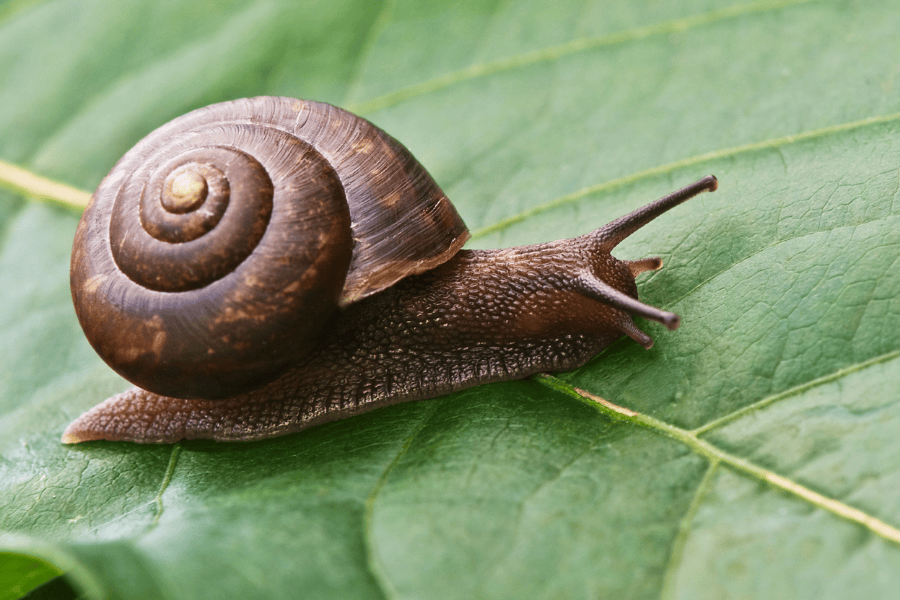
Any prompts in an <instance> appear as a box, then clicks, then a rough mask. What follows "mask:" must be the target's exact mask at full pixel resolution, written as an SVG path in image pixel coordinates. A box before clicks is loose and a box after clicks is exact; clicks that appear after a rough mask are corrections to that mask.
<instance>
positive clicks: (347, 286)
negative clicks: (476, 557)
mask: <svg viewBox="0 0 900 600" xmlns="http://www.w3.org/2000/svg"><path fill="white" fill-rule="evenodd" d="M716 186H717V182H716V178H715V177H713V176H707V177H704V178H703V179H701V180H700V181H698V182H696V183H694V184H692V185H689V186H687V187H685V188H684V189H681V190H679V191H677V192H675V193H673V194H671V195H670V196H667V197H665V198H662V199H660V200H658V201H656V202H653V203H651V204H649V205H647V206H645V207H643V208H640V209H638V210H636V211H634V212H632V213H631V214H629V215H626V216H624V217H621V218H619V219H616V220H615V221H613V222H612V223H610V224H608V225H606V226H604V227H601V228H599V229H597V230H596V231H593V232H591V233H588V234H586V235H582V236H580V237H576V238H572V239H566V240H559V241H555V242H549V243H543V244H535V245H532V246H522V247H517V248H507V249H503V250H462V249H461V247H462V245H463V244H464V243H465V242H466V240H467V239H468V237H469V234H468V231H467V230H466V226H465V224H464V223H463V222H462V219H460V217H459V215H458V214H457V212H456V210H455V209H454V207H453V205H452V204H451V203H450V201H449V200H448V199H447V197H446V196H445V195H444V193H443V192H442V191H441V189H440V188H439V187H438V186H437V184H436V183H435V182H434V180H433V179H432V178H431V176H430V175H429V174H428V172H427V171H425V169H424V168H423V167H422V166H421V165H420V164H419V163H418V162H417V161H416V160H415V159H414V158H413V156H412V155H411V154H410V153H409V151H408V150H406V148H404V147H403V146H402V145H401V144H400V143H399V142H397V141H396V140H394V139H393V138H391V137H390V136H388V135H387V134H386V133H384V132H383V131H381V130H380V129H378V128H377V127H375V126H374V125H372V124H371V123H369V122H368V121H366V120H365V119H362V118H361V117H357V116H355V115H352V114H350V113H348V112H346V111H343V110H341V109H339V108H336V107H333V106H330V105H328V104H322V103H318V102H308V101H301V100H295V99H292V98H277V97H260V98H251V99H242V100H236V101H233V102H225V103H222V104H215V105H212V106H208V107H206V108H201V109H199V110H196V111H193V112H191V113H188V114H187V115H184V116H182V117H179V118H177V119H175V120H174V121H172V122H170V123H168V124H166V125H163V126H162V127H160V128H159V129H157V130H156V131H154V132H153V133H151V134H150V135H148V136H147V137H146V138H144V139H143V140H142V141H140V142H139V143H138V144H137V145H136V146H135V147H134V148H133V149H131V150H130V151H129V152H128V153H127V154H125V156H124V157H123V158H122V159H121V160H120V161H119V162H118V163H117V164H116V166H115V167H114V168H113V170H112V171H111V172H110V173H109V175H107V176H106V178H104V180H103V181H102V182H101V183H100V186H99V188H98V189H97V191H96V192H95V193H94V195H93V198H92V200H91V202H90V204H89V206H88V208H87V209H86V210H85V212H84V215H83V216H82V219H81V222H80V224H79V226H78V230H77V233H76V235H75V243H74V248H73V251H72V266H71V285H72V298H73V301H74V304H75V310H76V313H77V315H78V320H79V321H80V323H81V326H82V328H83V329H84V332H85V334H86V336H87V338H88V340H89V341H90V343H91V345H92V346H93V347H94V349H95V350H96V351H97V352H98V354H99V355H100V356H101V357H102V358H103V360H105V361H106V362H107V363H108V364H109V365H110V366H111V367H112V368H113V369H114V370H116V371H117V372H118V373H119V374H120V375H122V376H123V377H125V378H126V379H128V380H129V381H131V382H132V383H134V384H135V385H136V386H138V387H135V388H132V389H130V390H128V391H126V392H123V393H121V394H118V395H116V396H113V397H112V398H110V399H108V400H106V401H105V402H103V403H101V404H99V405H98V406H96V407H94V408H93V409H91V410H90V411H88V412H86V413H85V414H83V415H82V416H81V417H79V418H78V419H77V420H75V422H73V423H72V424H71V425H69V427H68V428H67V429H66V431H65V433H64V434H63V438H62V441H63V442H65V443H77V442H83V441H87V440H97V439H106V440H129V441H134V442H145V443H150V442H175V441H178V440H181V439H193V438H211V439H216V440H228V441H237V440H256V439H261V438H267V437H273V436H278V435H284V434H287V433H291V432H295V431H299V430H301V429H304V428H306V427H309V426H311V425H315V424H318V423H322V422H325V421H331V420H334V419H339V418H343V417H347V416H350V415H356V414H359V413H362V412H365V411H368V410H371V409H373V408H377V407H380V406H384V405H387V404H393V403H397V402H406V401H410V400H420V399H424V398H431V397H434V396H438V395H441V394H445V393H449V392H453V391H456V390H460V389H463V388H467V387H471V386H474V385H478V384H481V383H486V382H493V381H500V380H506V379H519V378H523V377H527V376H529V375H532V374H534V373H538V372H542V371H565V370H570V369H574V368H576V367H579V366H581V365H583V364H584V363H585V362H587V361H588V360H589V359H590V358H591V357H593V356H594V355H596V354H597V353H598V352H599V351H600V350H602V349H603V348H605V347H607V346H608V345H610V344H611V343H613V342H614V341H615V340H617V339H619V338H620V337H622V335H623V334H624V335H627V336H628V337H630V338H632V339H633V340H635V341H636V342H638V343H639V344H641V345H642V346H644V347H645V348H650V347H651V346H652V345H653V341H652V340H651V339H650V337H649V336H647V335H646V334H645V333H643V332H642V331H640V330H639V329H638V328H637V326H635V324H634V322H633V321H632V317H631V316H632V315H638V316H641V317H644V318H647V319H652V320H655V321H659V322H660V323H663V324H664V325H665V326H666V327H668V328H669V329H675V328H676V327H678V325H679V318H678V316H677V315H674V314H672V313H669V312H664V311H662V310H659V309H657V308H654V307H651V306H648V305H646V304H643V303H641V302H639V301H638V300H637V287H636V286H635V276H637V275H638V274H640V273H642V272H645V271H650V270H655V269H659V268H660V267H661V266H662V261H661V260H660V259H659V258H645V259H642V260H636V261H620V260H618V259H616V258H614V257H612V256H611V255H610V251H611V250H612V249H613V248H614V247H615V246H616V245H617V244H618V243H619V242H621V241H622V240H623V239H625V238H626V237H627V236H629V235H631V234H632V233H633V232H635V231H636V230H637V229H638V228H640V227H642V226H643V225H645V224H646V223H648V222H649V221H651V220H653V219H655V218H656V217H657V216H659V215H660V214H662V213H663V212H665V211H667V210H669V209H670V208H672V207H674V206H676V205H678V204H680V203H681V202H684V201H685V200H687V199H688V198H691V197H693V196H695V195H696V194H698V193H700V192H703V191H713V190H715V189H716Z"/></svg>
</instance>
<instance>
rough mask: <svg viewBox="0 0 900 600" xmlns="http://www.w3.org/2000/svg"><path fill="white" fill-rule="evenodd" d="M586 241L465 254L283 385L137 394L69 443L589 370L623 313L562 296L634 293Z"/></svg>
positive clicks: (207, 430) (357, 314) (291, 417)
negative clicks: (601, 286)
mask: <svg viewBox="0 0 900 600" xmlns="http://www.w3.org/2000/svg"><path fill="white" fill-rule="evenodd" d="M593 254H594V255H593V256H592V251H591V249H590V247H589V245H588V243H587V241H586V239H585V238H576V239H575V240H564V241H559V242H552V243H549V244H540V245H535V246H526V247H522V248H510V249H506V250H499V251H465V250H463V251H461V252H459V253H458V254H457V255H456V256H455V257H454V258H453V259H451V260H450V261H449V262H447V263H445V264H444V265H442V266H440V267H438V268H436V269H434V270H432V271H429V272H427V273H425V274H422V275H417V276H413V277H409V278H407V279H405V280H403V281H401V282H399V283H398V284H396V285H395V286H393V287H392V288H389V289H388V290H385V291H383V292H381V293H379V294H376V295H374V296H372V297H370V298H367V299H365V300H363V301H361V302H359V303H357V304H354V305H352V306H350V307H349V308H348V309H346V310H345V311H344V312H343V313H340V314H339V315H337V316H336V317H335V318H334V319H333V320H332V322H331V323H330V324H329V326H328V327H326V328H325V331H327V332H328V333H327V334H326V335H325V337H324V338H323V339H322V340H321V341H320V342H319V344H318V346H317V348H316V350H315V352H313V353H311V354H309V355H307V357H306V358H305V359H303V360H302V361H301V362H300V364H298V365H297V366H296V367H294V368H292V369H290V370H289V371H288V372H286V373H285V374H284V375H283V376H282V377H280V378H279V379H277V380H276V381H274V382H272V383H270V384H268V385H266V386H264V387H262V388H260V389H258V390H255V391H253V392H250V393H247V394H243V395H241V396H238V397H235V398H232V399H229V400H221V401H203V400H180V399H174V398H167V397H163V396H157V395H155V394H152V393H150V392H146V391H144V390H141V389H140V388H134V389H132V390H129V391H127V392H124V393H123V394H119V395H118V396H114V397H113V398H111V399H110V400H107V401H106V402H105V403H103V404H101V405H99V406H97V407H96V408H95V409H93V410H92V411H90V412H88V413H86V414H85V415H84V416H82V417H81V418H80V419H79V420H78V421H76V422H75V423H73V425H72V426H70V427H69V429H68V430H67V431H66V436H65V437H64V441H68V442H75V441H85V440H89V439H110V440H131V441H138V442H174V441H177V440H179V439H183V438H187V439H191V438H213V439H217V440H251V439H259V438H264V437H272V436H275V435H282V434H285V433H290V432H293V431H298V430H301V429H304V428H306V427H309V426H311V425H315V424H317V423H322V422H325V421H330V420H334V419H338V418H342V417H346V416H350V415H355V414H359V413H362V412H366V411H368V410H372V409H374V408H377V407H380V406H384V405H386V404H393V403H398V402H406V401H410V400H418V399H422V398H429V397H433V396H437V395H440V394H443V393H448V392H452V391H455V390H459V389H463V388H467V387H471V386H474V385H478V384H481V383H486V382H491V381H500V380H504V379H515V378H521V377H526V376H528V375H531V374H533V373H538V372H541V371H560V370H567V369H571V368H574V367H577V366H580V365H582V364H584V363H585V362H586V361H587V360H589V359H590V358H591V357H592V356H594V355H595V354H596V353H597V352H599V351H600V350H601V349H603V348H605V347H606V346H608V345H609V344H611V343H612V342H613V341H615V340H616V339H618V338H620V337H622V328H621V326H620V323H624V322H626V321H627V322H628V323H631V317H630V316H629V315H627V314H626V313H624V312H622V311H620V310H618V309H615V308H611V307H610V306H607V305H605V304H602V303H600V302H597V301H595V300H592V299H589V298H586V297H585V296H583V295H581V294H580V293H578V292H576V291H569V290H567V289H565V288H566V287H568V286H569V282H570V281H571V279H572V276H573V275H574V274H577V273H579V272H580V271H581V270H582V269H584V268H585V267H584V265H592V269H593V272H594V274H595V275H597V276H599V277H601V278H602V279H603V280H605V281H606V282H607V283H611V284H613V285H614V286H615V287H617V288H618V289H620V290H622V291H624V292H625V293H627V294H629V295H631V296H636V295H637V290H636V287H635V285H634V278H633V276H632V274H631V271H630V269H629V266H628V264H626V263H623V262H620V261H618V260H616V259H615V258H613V257H612V256H610V255H609V254H603V253H593Z"/></svg>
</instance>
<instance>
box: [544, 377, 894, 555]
mask: <svg viewBox="0 0 900 600" xmlns="http://www.w3.org/2000/svg"><path fill="white" fill-rule="evenodd" d="M535 380H537V381H539V382H541V383H543V384H544V385H546V386H548V387H550V388H551V389H554V390H556V391H559V392H562V393H564V394H566V395H568V396H569V397H572V398H575V399H577V400H579V401H580V402H584V403H586V404H589V405H591V406H594V407H595V408H598V409H599V410H601V411H602V412H604V413H606V414H608V415H610V416H612V417H614V418H616V419H619V420H621V421H626V422H629V423H632V424H634V425H638V426H641V427H645V428H648V429H652V430H655V431H658V432H659V433H662V434H663V435H666V436H668V437H670V438H672V439H674V440H677V441H680V442H681V443H683V444H685V445H687V446H688V447H689V448H691V449H692V450H693V451H694V452H696V453H697V454H700V455H702V456H705V457H707V458H708V459H709V460H710V461H719V462H721V463H723V464H725V465H728V466H729V467H731V468H732V469H734V470H735V471H737V472H740V473H743V474H744V475H748V476H750V477H753V478H754V479H758V480H760V481H764V482H766V483H768V484H770V485H772V486H773V487H776V488H778V489H780V490H782V491H784V492H787V493H788V494H791V495H793V496H796V497H798V498H800V499H802V500H805V501H806V502H808V503H810V504H812V505H813V506H817V507H819V508H821V509H823V510H826V511H828V512H830V513H831V514H833V515H835V516H837V517H840V518H842V519H845V520H847V521H851V522H853V523H856V524H858V525H861V526H863V527H865V528H866V529H868V530H869V531H871V532H872V533H874V534H876V535H878V536H880V537H882V538H884V539H886V540H888V541H890V542H893V543H895V544H898V545H900V529H897V528H896V527H894V526H892V525H890V524H888V523H886V522H884V521H882V520H881V519H878V518H876V517H875V516H873V515H870V514H868V513H866V512H864V511H862V510H860V509H858V508H855V507H853V506H850V505H849V504H846V503H844V502H841V501H839V500H836V499H834V498H829V497H828V496H825V495H824V494H820V493H818V492H816V491H814V490H812V489H810V488H808V487H806V486H804V485H801V484H799V483H797V482H796V481H793V480H791V479H788V478H787V477H784V476H782V475H779V474H778V473H775V472H774V471H771V470H769V469H765V468H763V467H761V466H759V465H757V464H756V463H753V462H752V461H749V460H747V459H744V458H741V457H740V456H737V455H736V454H732V453H731V452H728V451H726V450H723V449H722V448H719V447H718V446H716V445H715V444H712V443H710V442H708V441H706V440H702V439H700V438H699V437H697V435H696V434H694V433H693V432H692V431H689V430H687V429H682V428H681V427H678V426H676V425H672V424H671V423H667V422H665V421H662V420H660V419H656V418H655V417H651V416H650V415H647V414H644V413H640V412H637V411H634V410H631V409H628V408H625V407H622V406H618V405H616V404H613V403H612V402H610V401H609V400H605V399H604V398H601V397H599V396H596V395H594V394H592V393H590V392H588V391H586V390H582V389H579V388H577V387H575V386H572V385H569V384H568V383H566V382H564V381H562V380H561V379H557V378H556V377H553V376H552V375H538V376H535Z"/></svg>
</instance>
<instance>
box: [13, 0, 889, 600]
mask: <svg viewBox="0 0 900 600" xmlns="http://www.w3.org/2000/svg"><path fill="white" fill-rule="evenodd" d="M898 29H900V13H897V11H896V10H895V7H894V6H893V4H892V3H891V2H888V0H881V1H873V2H865V3H860V2H853V1H844V2H842V1H826V0H819V1H815V0H794V1H791V0H782V1H747V2H734V1H732V2H728V1H726V0H690V1H687V2H681V3H665V2H653V1H651V0H642V1H640V0H622V1H618V2H594V3H587V4H585V3H571V2H558V1H554V2H550V1H548V0H526V1H525V2H517V3H502V2H490V1H482V0H479V1H475V0H471V1H468V2H463V3H456V4H453V5H452V6H451V5H446V6H442V5H435V4H428V3H416V2H399V1H398V2H394V3H390V4H384V3H380V4H373V3H369V4H366V3H363V2H358V1H354V0H342V1H340V2H324V1H323V2H307V3H304V5H303V6H300V5H299V4H298V3H277V2H269V1H262V0H260V1H256V2H238V1H230V2H229V1H225V0H218V1H215V2H206V3H202V4H198V3H184V2H175V1H174V0H173V1H171V2H166V1H163V2H147V1H139V0H130V1H125V2H120V3H117V4H116V7H115V8H114V9H110V6H109V4H108V3H105V2H101V1H100V0H93V1H90V0H89V1H81V2H76V1H74V0H70V1H63V0H56V1H35V2H19V3H8V4H7V5H5V6H4V7H3V8H0V78H2V80H3V81H4V82H6V83H7V85H5V86H4V87H3V89H2V90H0V105H2V106H3V107H4V110H3V111H0V160H3V161H7V162H10V163H14V164H17V165H19V166H22V167H24V168H25V169H27V170H28V171H29V172H31V173H34V174H36V175H39V176H43V177H48V178H51V179H54V180H57V181H60V182H62V183H65V184H68V185H71V186H75V187H79V188H82V189H85V190H91V189H94V188H95V187H96V186H97V184H98V183H99V181H100V179H101V178H102V177H103V175H104V174H105V173H107V172H108V171H109V169H110V168H111V167H112V165H113V164H114V163H115V161H116V160H117V159H118V158H119V157H120V156H121V155H122V154H123V153H124V152H125V151H126V150H127V149H128V148H129V147H131V146H132V145H133V144H134V143H135V142H136V141H137V140H138V139H140V138H141V137H142V136H143V135H145V134H147V133H148V132H149V131H151V130H152V129H154V128H155V127H157V126H159V125H161V124H162V123H164V122H166V121H168V120H170V119H172V118H174V117H176V116H178V115H180V114H183V113H185V112H187V111H189V110H191V109H193V108H196V107H198V106H202V105H205V104H209V103H212V102H218V101H223V100H227V99H231V98H236V97H242V96H254V95H287V96H295V97H302V98H313V99H318V100H324V101H328V102H332V103H335V104H339V105H341V106H344V107H346V108H349V109H351V110H355V111H357V112H360V113H361V114H363V115H364V116H365V117H367V118H369V119H370V120H372V121H373V122H375V123H376V124H377V125H379V126H381V127H382V128H384V129H385V130H386V131H388V132H390V133H391V134H392V135H393V136H395V137H396V138H397V139H399V140H401V141H402V142H403V143H404V144H406V145H407V146H408V147H409V148H410V149H411V150H412V151H413V153H414V154H415V155H416V156H417V157H418V158H419V159H420V160H421V161H422V162H423V164H425V165H426V166H427V167H428V169H429V170H430V171H431V173H432V174H433V175H434V176H435V178H436V179H437V181H438V182H439V183H440V184H441V186H442V187H443V188H444V189H445V191H446V192H447V193H448V195H449V196H450V197H451V198H453V199H454V202H455V204H456V205H457V207H458V208H459V210H460V212H461V214H462V215H463V217H464V218H465V219H466V221H467V223H469V225H470V227H471V228H472V230H473V232H474V233H475V235H474V239H473V242H472V244H471V245H472V246H474V247H500V246H508V245H514V244H523V243H533V242H539V241H545V240H550V239H558V238H561V237H565V236H571V235H576V234H580V233H584V232H586V231H588V230H590V229H592V228H594V227H597V226H599V225H602V224H604V223H606V222H608V221H610V220H612V219H613V218H615V217H618V216H620V215H622V214H624V213H626V212H628V211H629V210H632V209H634V208H636V207H638V206H640V205H642V204H644V203H646V202H648V201H650V200H652V199H655V198H657V197H659V196H661V195H663V194H666V193H668V192H669V191H671V190H672V189H674V188H676V187H679V186H682V185H684V184H686V183H689V182H691V181H693V180H695V179H698V178H699V177H701V176H703V175H706V174H708V173H714V174H715V175H717V176H718V178H719V180H720V190H719V191H718V192H716V193H715V194H704V195H702V196H700V197H698V198H696V199H693V200H691V201H690V202H689V203H687V204H685V205H684V206H681V207H679V208H677V209H676V210H674V211H673V212H671V213H669V214H667V215H665V216H664V217H661V218H660V219H659V220H657V221H656V222H654V223H653V224H651V225H649V226H648V227H646V228H645V229H643V230H641V231H639V232H638V233H637V234H635V235H634V236H632V237H631V238H629V239H628V240H626V241H625V242H624V243H623V244H621V245H620V247H619V248H617V249H616V255H617V256H618V257H620V258H631V259H634V258H641V257H644V256H651V255H659V256H662V257H663V259H664V262H665V267H664V268H663V269H662V270H661V271H659V272H656V273H653V274H652V275H645V276H643V277H642V278H641V279H640V280H639V290H640V294H641V297H642V299H643V300H645V301H647V302H649V303H651V304H654V305H657V306H661V307H663V308H665V309H667V310H673V311H675V312H677V313H678V314H680V315H681V317H682V321H683V325H682V327H681V329H680V330H679V331H677V332H668V331H666V330H665V329H664V328H663V327H661V326H657V325H656V324H652V323H646V322H642V323H640V324H639V325H640V326H641V327H642V328H643V329H645V330H646V331H647V332H648V333H649V334H650V335H651V336H652V337H654V339H655V340H656V345H655V346H654V348H653V349H651V350H650V351H644V350H643V349H642V348H640V347H639V346H637V345H636V344H634V343H633V342H631V341H630V340H622V341H620V342H617V343H616V344H614V345H613V346H612V347H610V348H609V349H607V350H606V351H604V352H603V353H602V354H601V355H600V356H598V357H596V358H595V359H594V360H592V361H591V362H590V363H589V364H587V365H586V366H585V367H583V368H581V369H579V370H578V371H576V372H572V373H565V374H560V375H559V376H558V377H555V378H549V379H547V378H535V379H532V380H527V381H519V382H506V383H499V384H494V385H488V386H482V387H479V388H476V389H472V390H468V391H465V392H461V393H457V394H454V395H451V396H445V397H441V398H435V399H433V400H427V401H422V402H417V403H411V404H405V405H399V406H394V407H389V408H385V409H380V410H378V411H375V412H372V413H369V414H367V415H363V416H360V417H356V418H352V419H347V420H343V421H339V422H334V423H329V424H326V425H323V426H320V427H316V428H314V429H311V430H308V431H306V432H302V433H300V434H297V435H292V436H287V437H284V438H279V439H275V440H267V441H262V442H255V443H250V444H216V443H211V442H190V443H181V444H176V445H173V446H149V447H148V446H137V445H132V444H114V443H90V444H83V445H78V446H74V447H71V446H63V445H61V444H60V442H59V437H60V434H61V432H62V430H63V429H64V428H65V426H66V424H67V423H69V422H70V421H71V420H72V419H73V418H75V417H76V416H78V415H79V414H80V413H81V412H83V411H84V410H86V409H88V408H89V407H91V406H93V405H94V404H96V403H97V402H99V401H100V400H102V399H103V398H105V397H107V396H108V395H110V394H112V393H115V392H117V391H120V390H121V389H123V388H124V387H125V385H126V384H125V383H124V382H123V381H122V380H121V379H119V378H118V377H117V376H115V375H114V374H113V373H112V372H111V371H110V370H109V369H108V368H107V367H106V366H105V365H104V364H103V363H102V362H101V361H100V359H99V358H97V357H96V356H95V355H94V353H93V351H92V350H91V348H90V347H89V345H88V344H87V342H86V341H85V340H84V338H83V336H82V334H81V332H80V329H79V328H78V325H77V321H76V319H75V316H74V312H73V310H72V308H71V304H70V298H69V291H68V259H69V252H70V248H71V240H72V236H73V234H74V230H75V226H76V224H77V219H78V214H77V211H74V210H71V209H66V208H64V207H61V206H56V205H48V204H46V203H39V202H36V201H34V200H29V199H27V198H25V197H24V196H22V195H19V193H17V192H12V191H2V190H0V290H2V291H0V344H2V345H3V347H5V348H6V349H7V351H6V352H4V353H2V354H0V549H2V550H5V551H7V552H9V553H10V554H0V565H7V566H9V565H18V566H16V568H21V564H22V563H21V562H16V561H17V560H18V559H15V558H14V556H15V555H13V554H11V553H12V552H19V553H24V554H30V555H33V556H39V557H42V558H44V559H46V560H48V561H49V562H51V563H52V564H54V565H55V566H56V567H59V568H60V569H62V570H63V571H64V572H65V573H66V576H67V577H68V578H69V579H70V580H71V581H72V582H74V584H75V585H76V587H77V588H79V589H80V590H82V591H84V592H85V593H86V594H87V595H88V596H89V597H93V598H102V597H112V598H196V597H242V598H273V597H276V598H277V597H285V598H287V597H296V596H297V594H298V593H302V595H303V596H304V597H311V598H348V597H353V598H423V597H436V598H438V597H439V598H513V597H516V598H573V599H575V598H597V597H610V598H692V599H693V598H779V597H790V598H800V599H803V598H811V599H816V600H822V599H828V598H835V599H838V598H847V597H866V598H891V597H894V596H895V594H896V592H895V590H896V589H897V588H898V586H900V575H898V573H900V531H898V528H900V442H898V438H897V436H896V434H895V432H896V431H898V429H900V408H898V406H900V392H898V391H897V390H898V389H900V385H898V384H900V381H898V377H900V375H898V374H900V368H898V367H900V345H898V340H900V318H898V317H900V278H898V277H897V276H896V274H895V273H896V269H897V268H898V267H900V195H898V187H900V168H898V165H900V94H898V88H897V86H898V83H897V82H898V67H897V60H896V57H897V56H900V37H898V36H897V35H896V32H897V31H898ZM6 184H7V186H9V185H11V184H9V182H6ZM17 189H18V188H17ZM610 403H614V404H610ZM10 568H12V567H10ZM29 568H30V567H29ZM38 571H40V569H38ZM29 573H31V571H29V572H28V573H23V574H22V575H21V576H20V577H19V580H18V581H17V582H14V583H11V584H9V583H7V584H5V585H8V586H10V588H9V590H0V597H4V596H2V594H3V593H6V594H7V596H6V597H15V596H14V595H12V593H13V592H12V590H14V589H17V588H15V586H17V585H19V586H22V585H36V584H37V583H39V578H38V577H37V576H33V575H30V574H29ZM48 576H52V571H49V570H45V571H43V573H42V574H41V575H40V577H44V578H46V577H48ZM31 577H34V579H33V580H30V579H29V578H31ZM26 580H27V581H26ZM0 581H2V580H0Z"/></svg>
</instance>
